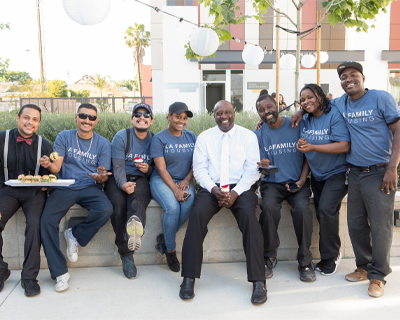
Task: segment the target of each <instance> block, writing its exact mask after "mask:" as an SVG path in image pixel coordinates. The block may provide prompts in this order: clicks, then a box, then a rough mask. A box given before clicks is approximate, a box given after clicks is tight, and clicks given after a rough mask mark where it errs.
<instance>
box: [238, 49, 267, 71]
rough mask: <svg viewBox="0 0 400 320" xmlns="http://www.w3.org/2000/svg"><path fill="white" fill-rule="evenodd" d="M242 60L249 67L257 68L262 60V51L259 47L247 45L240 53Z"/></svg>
mask: <svg viewBox="0 0 400 320" xmlns="http://www.w3.org/2000/svg"><path fill="white" fill-rule="evenodd" d="M242 59H243V61H244V62H245V63H246V64H248V65H249V66H258V65H259V64H260V63H261V62H262V61H263V60H264V51H263V49H261V48H260V47H259V46H254V45H252V44H249V45H247V46H246V47H245V48H244V50H243V52H242Z"/></svg>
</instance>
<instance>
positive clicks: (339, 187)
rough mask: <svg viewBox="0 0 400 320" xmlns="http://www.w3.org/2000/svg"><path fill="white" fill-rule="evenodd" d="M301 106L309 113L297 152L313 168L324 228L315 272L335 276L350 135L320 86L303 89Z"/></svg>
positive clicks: (312, 184) (339, 256)
mask: <svg viewBox="0 0 400 320" xmlns="http://www.w3.org/2000/svg"><path fill="white" fill-rule="evenodd" d="M300 104H301V107H302V108H303V109H304V111H305V112H306V114H305V116H304V120H305V121H302V122H301V123H300V135H301V138H300V140H301V141H300V140H299V143H298V144H297V149H298V150H299V151H300V152H302V153H304V154H305V156H306V158H307V161H308V164H309V166H310V169H311V189H312V191H313V193H314V203H315V210H316V213H317V219H318V222H319V225H320V232H319V236H320V239H319V251H320V254H321V261H320V262H319V263H318V264H317V265H316V268H315V269H316V270H317V271H320V272H321V274H322V275H333V274H334V273H335V272H336V270H337V267H338V265H339V262H340V259H341V253H340V237H339V210H340V205H341V202H342V199H343V198H344V196H345V195H346V194H347V185H346V183H347V181H346V180H347V179H346V172H347V169H348V167H349V165H348V163H347V162H346V153H347V152H349V151H350V136H349V132H348V130H347V127H346V123H345V122H344V119H343V117H342V116H341V114H340V113H339V111H338V110H337V109H336V108H331V106H330V100H329V99H328V98H327V97H326V95H325V93H324V92H323V91H322V89H321V87H319V86H318V85H316V84H308V85H306V86H304V88H303V89H301V91H300Z"/></svg>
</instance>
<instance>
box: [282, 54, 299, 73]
mask: <svg viewBox="0 0 400 320" xmlns="http://www.w3.org/2000/svg"><path fill="white" fill-rule="evenodd" d="M280 66H281V69H283V70H293V69H294V68H295V67H296V57H295V56H294V55H292V54H290V53H288V54H285V55H283V56H282V57H281V60H280Z"/></svg>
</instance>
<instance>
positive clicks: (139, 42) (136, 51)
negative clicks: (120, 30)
mask: <svg viewBox="0 0 400 320" xmlns="http://www.w3.org/2000/svg"><path fill="white" fill-rule="evenodd" d="M125 34H126V35H125V37H124V39H125V43H126V45H127V46H128V47H129V48H131V49H132V51H133V65H134V66H135V68H136V69H137V75H138V79H139V95H140V96H142V95H143V94H142V79H141V76H140V74H141V70H142V64H143V57H144V55H145V52H144V49H145V48H147V47H148V46H150V32H149V31H145V30H144V25H143V24H137V23H135V27H128V29H126V31H125Z"/></svg>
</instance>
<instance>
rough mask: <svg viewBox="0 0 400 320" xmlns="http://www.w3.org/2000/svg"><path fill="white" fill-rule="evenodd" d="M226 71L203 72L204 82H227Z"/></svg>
mask: <svg viewBox="0 0 400 320" xmlns="http://www.w3.org/2000/svg"><path fill="white" fill-rule="evenodd" d="M225 80H226V72H225V70H220V71H217V70H203V81H207V82H208V81H225Z"/></svg>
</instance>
